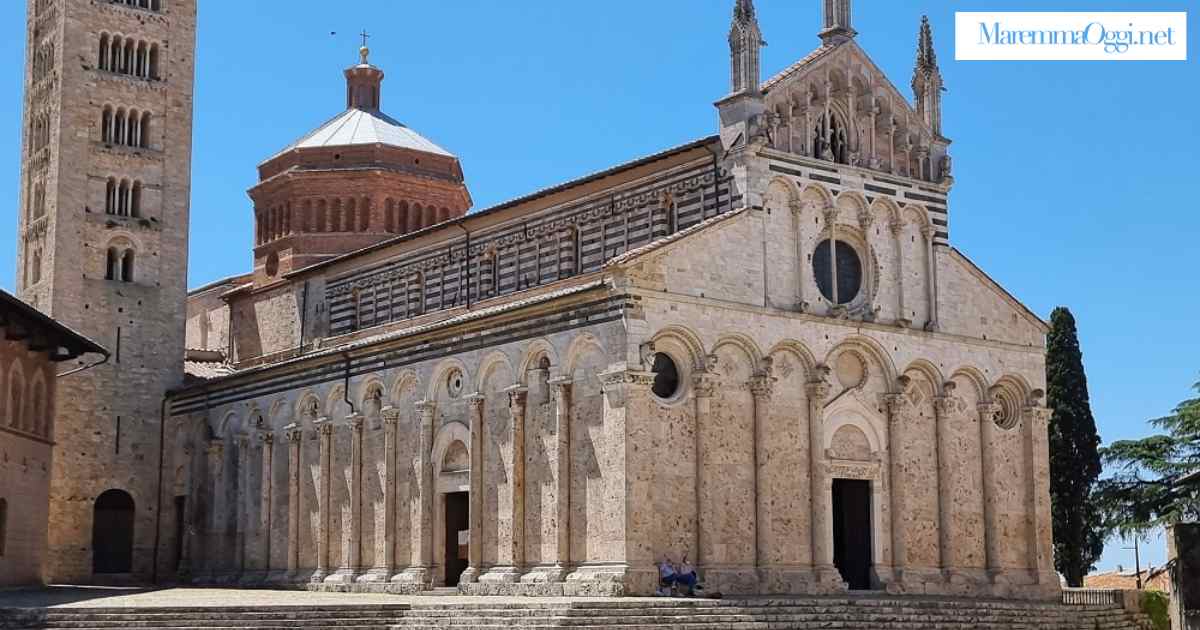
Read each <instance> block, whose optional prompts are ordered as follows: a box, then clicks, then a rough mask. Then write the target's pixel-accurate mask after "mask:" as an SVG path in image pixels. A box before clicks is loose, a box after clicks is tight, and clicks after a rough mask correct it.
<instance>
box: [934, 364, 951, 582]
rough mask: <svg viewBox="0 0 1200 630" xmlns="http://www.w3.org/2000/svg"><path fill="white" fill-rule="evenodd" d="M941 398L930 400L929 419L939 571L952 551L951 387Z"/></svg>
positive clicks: (948, 384) (946, 562) (944, 566)
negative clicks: (932, 437) (932, 438)
mask: <svg viewBox="0 0 1200 630" xmlns="http://www.w3.org/2000/svg"><path fill="white" fill-rule="evenodd" d="M943 388H944V391H945V394H944V395H941V396H935V397H934V399H933V415H934V426H935V427H936V428H935V430H934V433H935V436H936V440H937V444H936V452H935V457H936V460H937V461H936V467H937V477H936V478H935V479H934V480H933V482H934V483H935V484H936V487H937V511H938V566H939V567H941V568H942V570H943V571H944V570H946V569H947V568H949V567H950V565H951V564H952V563H953V558H954V554H953V550H952V549H951V546H952V545H953V544H954V543H953V540H952V537H951V531H950V508H951V505H952V504H953V498H952V497H951V494H950V490H951V488H950V482H949V480H950V476H951V475H953V474H954V471H952V470H948V468H949V466H950V436H949V435H948V433H949V431H950V429H949V427H948V425H949V424H950V416H951V415H952V414H953V413H954V409H955V404H954V402H955V401H954V397H953V395H952V393H951V392H953V391H954V383H953V382H947V383H946V384H945V385H943Z"/></svg>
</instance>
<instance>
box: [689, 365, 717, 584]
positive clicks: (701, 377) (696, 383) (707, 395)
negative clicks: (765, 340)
mask: <svg viewBox="0 0 1200 630" xmlns="http://www.w3.org/2000/svg"><path fill="white" fill-rule="evenodd" d="M707 362H708V365H707V368H708V369H707V371H705V372H696V373H694V374H693V375H692V392H693V394H694V395H695V397H696V423H695V426H694V427H693V435H694V436H695V440H696V480H695V481H696V498H695V507H696V517H695V518H696V544H695V546H694V549H695V552H693V554H692V555H693V557H694V562H695V563H696V569H697V570H698V571H703V570H704V563H705V562H707V561H708V558H707V557H706V554H705V549H706V547H705V545H707V544H708V541H707V540H706V539H705V537H704V533H705V531H706V530H707V529H708V528H709V527H710V525H709V520H710V519H711V518H713V517H714V516H715V515H714V514H710V513H709V511H708V510H704V509H702V507H701V505H702V503H703V497H704V496H705V495H706V493H707V492H708V469H707V468H705V467H704V453H705V449H707V448H709V445H708V444H707V443H706V442H705V440H704V430H705V427H707V426H708V425H709V424H710V423H711V422H712V397H713V393H714V392H715V391H716V387H717V378H716V375H715V374H714V372H713V370H714V369H715V368H716V364H717V355H715V354H710V355H708V358H707Z"/></svg>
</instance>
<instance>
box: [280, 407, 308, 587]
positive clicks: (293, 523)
mask: <svg viewBox="0 0 1200 630" xmlns="http://www.w3.org/2000/svg"><path fill="white" fill-rule="evenodd" d="M284 431H286V432H287V441H288V537H287V545H288V550H287V570H288V579H289V580H296V579H297V578H298V576H297V575H296V573H297V572H298V571H299V570H300V467H301V462H300V447H301V445H302V444H301V440H303V439H304V431H303V430H302V429H301V428H300V425H299V424H296V423H292V424H289V425H287V426H286V427H284Z"/></svg>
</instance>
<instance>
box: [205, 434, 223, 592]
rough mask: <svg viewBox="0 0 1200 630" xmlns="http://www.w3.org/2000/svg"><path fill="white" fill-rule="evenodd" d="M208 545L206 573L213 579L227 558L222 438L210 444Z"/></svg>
mask: <svg viewBox="0 0 1200 630" xmlns="http://www.w3.org/2000/svg"><path fill="white" fill-rule="evenodd" d="M208 498H209V518H210V521H209V524H208V536H207V540H208V544H207V545H206V549H205V551H206V553H202V554H201V556H202V557H203V558H204V568H205V571H204V572H205V573H206V574H207V575H208V576H209V577H210V578H211V577H215V576H216V574H217V573H218V572H219V571H221V570H222V569H224V568H225V567H222V566H221V563H220V560H219V559H220V558H224V557H225V553H224V551H225V542H226V541H225V531H224V530H225V510H226V509H227V506H226V500H225V442H224V440H221V439H220V438H217V439H214V440H212V441H210V442H209V443H208Z"/></svg>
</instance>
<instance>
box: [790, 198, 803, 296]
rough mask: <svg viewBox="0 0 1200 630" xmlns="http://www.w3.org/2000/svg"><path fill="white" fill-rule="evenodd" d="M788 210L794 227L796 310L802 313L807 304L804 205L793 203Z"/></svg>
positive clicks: (797, 202)
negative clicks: (805, 293) (805, 290)
mask: <svg viewBox="0 0 1200 630" xmlns="http://www.w3.org/2000/svg"><path fill="white" fill-rule="evenodd" d="M789 209H790V210H791V211H792V219H793V220H794V223H793V225H795V232H794V233H793V234H792V237H793V238H794V239H795V240H796V261H795V263H793V264H794V265H795V267H794V269H796V310H797V311H799V312H801V313H803V312H805V311H807V310H808V303H807V302H805V301H804V280H805V278H806V277H807V276H806V275H805V274H804V269H806V268H807V266H806V265H805V257H804V204H803V203H801V202H799V201H793V202H792V203H791V205H790V206H789Z"/></svg>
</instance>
